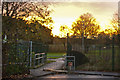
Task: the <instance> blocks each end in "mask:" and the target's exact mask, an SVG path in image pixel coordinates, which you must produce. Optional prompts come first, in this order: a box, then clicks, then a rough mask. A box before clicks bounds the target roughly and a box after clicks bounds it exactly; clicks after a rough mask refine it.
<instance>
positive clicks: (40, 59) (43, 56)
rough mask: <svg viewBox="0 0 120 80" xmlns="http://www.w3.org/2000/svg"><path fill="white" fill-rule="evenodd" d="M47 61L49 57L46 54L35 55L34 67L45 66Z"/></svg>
mask: <svg viewBox="0 0 120 80" xmlns="http://www.w3.org/2000/svg"><path fill="white" fill-rule="evenodd" d="M46 60H47V55H46V53H36V54H35V55H34V65H33V67H34V68H35V67H38V66H41V65H43V64H44V63H45V62H46Z"/></svg>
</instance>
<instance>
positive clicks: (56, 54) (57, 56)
mask: <svg viewBox="0 0 120 80" xmlns="http://www.w3.org/2000/svg"><path fill="white" fill-rule="evenodd" d="M64 55H66V53H47V58H50V59H57V58H61V57H62V56H64Z"/></svg>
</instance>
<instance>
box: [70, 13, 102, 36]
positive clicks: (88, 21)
mask: <svg viewBox="0 0 120 80" xmlns="http://www.w3.org/2000/svg"><path fill="white" fill-rule="evenodd" d="M99 28H100V27H99V25H98V24H97V23H96V19H95V18H94V17H93V16H92V15H91V14H90V13H86V14H83V15H81V16H80V17H79V18H78V19H77V20H76V21H75V22H73V24H72V30H73V31H74V35H77V36H78V35H80V36H82V33H83V31H84V37H86V38H88V37H90V38H94V37H95V36H97V34H98V31H99Z"/></svg>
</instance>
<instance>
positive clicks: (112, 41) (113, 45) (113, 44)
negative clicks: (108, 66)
mask: <svg viewBox="0 0 120 80" xmlns="http://www.w3.org/2000/svg"><path fill="white" fill-rule="evenodd" d="M114 53H115V51H114V35H113V39H112V71H114Z"/></svg>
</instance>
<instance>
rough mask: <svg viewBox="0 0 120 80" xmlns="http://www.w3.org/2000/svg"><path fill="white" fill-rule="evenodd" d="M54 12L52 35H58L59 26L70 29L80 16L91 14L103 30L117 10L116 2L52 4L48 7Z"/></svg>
mask: <svg viewBox="0 0 120 80" xmlns="http://www.w3.org/2000/svg"><path fill="white" fill-rule="evenodd" d="M50 8H52V9H53V10H54V12H52V14H51V17H52V18H53V20H54V22H55V23H54V24H53V25H54V28H53V30H52V33H53V35H54V36H55V35H60V34H61V33H60V31H59V28H60V26H61V25H67V26H68V27H70V28H71V24H72V22H74V21H75V19H77V18H78V17H79V16H80V15H81V14H84V13H87V12H89V13H91V14H92V15H93V17H95V18H96V19H97V22H98V23H99V24H100V26H101V30H104V29H106V28H111V27H107V25H110V24H109V22H110V20H112V18H113V14H114V13H115V12H117V10H118V2H54V3H52V5H50Z"/></svg>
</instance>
